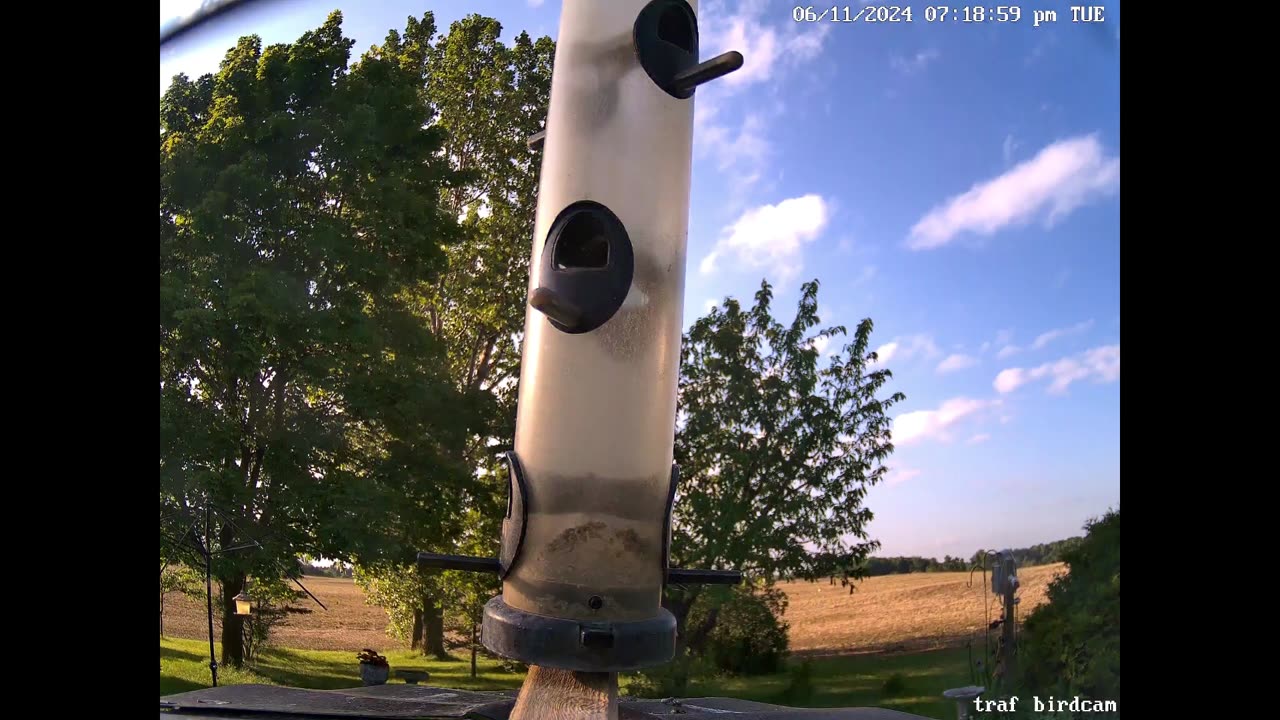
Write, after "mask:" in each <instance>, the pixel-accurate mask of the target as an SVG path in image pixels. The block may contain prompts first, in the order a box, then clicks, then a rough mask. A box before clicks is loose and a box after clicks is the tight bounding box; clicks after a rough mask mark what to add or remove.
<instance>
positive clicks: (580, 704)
mask: <svg viewBox="0 0 1280 720" xmlns="http://www.w3.org/2000/svg"><path fill="white" fill-rule="evenodd" d="M509 718H510V720H618V673H588V672H574V671H572V670H557V669H555V668H548V667H540V666H538V665H530V666H529V674H528V675H526V676H525V678H524V685H522V686H521V687H520V695H519V697H517V698H516V704H515V707H513V708H512V709H511V715H510V716H509Z"/></svg>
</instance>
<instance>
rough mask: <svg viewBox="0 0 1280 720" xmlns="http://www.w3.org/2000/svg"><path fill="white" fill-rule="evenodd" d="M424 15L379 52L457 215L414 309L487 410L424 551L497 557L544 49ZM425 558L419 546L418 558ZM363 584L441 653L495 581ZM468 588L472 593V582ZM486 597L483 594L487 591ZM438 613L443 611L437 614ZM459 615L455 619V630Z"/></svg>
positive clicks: (452, 369)
mask: <svg viewBox="0 0 1280 720" xmlns="http://www.w3.org/2000/svg"><path fill="white" fill-rule="evenodd" d="M434 32H435V23H434V20H433V18H432V16H431V14H430V13H427V14H426V15H424V16H423V18H422V20H420V21H419V20H415V19H413V18H410V19H409V23H408V24H407V26H406V30H405V33H404V34H403V35H401V34H399V33H395V32H393V33H391V34H390V35H388V37H387V39H386V41H385V42H384V43H383V45H382V47H381V48H380V49H378V52H381V53H384V54H386V55H388V56H395V57H398V58H399V61H400V62H401V64H403V65H406V66H413V67H416V68H421V72H422V74H423V76H424V78H425V80H426V82H425V84H424V86H423V87H422V89H421V95H422V97H423V98H424V101H425V102H426V103H428V104H429V105H430V107H431V108H433V110H434V111H435V113H436V114H435V118H434V120H433V122H434V127H436V128H439V129H440V130H442V131H443V132H444V133H445V138H446V139H445V144H444V147H443V154H444V157H445V159H446V161H447V162H448V164H449V166H450V168H451V169H453V170H454V171H455V173H456V174H457V175H458V177H459V178H460V181H459V182H458V183H455V184H453V185H450V186H449V187H446V188H442V192H441V197H440V203H441V205H442V207H444V208H445V209H446V211H447V212H449V213H450V214H452V215H454V216H456V217H458V218H459V221H460V223H461V236H460V239H459V241H458V242H457V243H454V244H453V245H451V246H450V247H449V248H448V249H447V250H446V253H447V255H448V260H449V268H448V270H447V272H445V273H442V274H441V275H440V276H439V277H438V278H436V279H435V280H434V281H432V282H430V283H424V284H423V285H422V286H421V287H420V288H419V295H418V311H419V312H420V313H421V314H422V315H423V316H424V317H426V318H427V319H428V321H429V324H430V326H431V328H432V330H433V331H434V332H435V333H436V335H437V336H438V337H440V338H441V339H442V341H443V344H444V346H445V349H446V355H447V361H448V366H449V376H450V379H451V381H452V382H453V383H454V385H455V387H456V388H457V389H458V391H459V392H462V393H466V394H469V395H470V394H481V395H484V396H486V397H488V398H490V399H491V400H492V404H491V405H490V406H489V409H490V415H489V418H488V419H489V421H490V422H489V423H488V425H487V427H488V428H489V431H488V433H473V434H472V435H471V436H470V437H469V438H468V440H467V443H466V445H465V447H463V448H460V449H459V450H458V455H457V457H456V459H457V460H458V461H459V462H460V463H462V464H465V465H466V466H467V467H468V468H472V469H474V470H475V471H476V473H477V477H476V480H477V489H476V492H474V493H472V494H470V495H468V497H467V498H466V504H467V510H466V511H465V512H462V513H460V515H459V519H460V521H461V522H462V523H463V524H464V526H465V527H464V529H463V530H462V531H460V532H458V533H456V534H455V535H454V536H453V541H452V543H451V544H443V543H442V544H437V545H435V546H433V547H432V548H431V549H433V550H438V551H453V552H458V553H471V554H484V555H495V554H496V553H497V542H498V521H499V518H500V514H494V512H493V511H492V508H493V507H494V505H493V502H492V498H493V497H494V496H495V494H499V493H501V492H503V491H504V490H505V484H503V483H501V482H499V479H500V478H502V477H504V476H503V475H501V474H500V473H496V472H493V471H494V470H495V468H494V467H493V459H494V457H493V456H494V451H495V449H497V448H499V447H502V446H509V445H510V444H511V437H512V433H513V432H514V421H515V401H516V393H515V380H516V378H518V377H519V362H520V347H519V340H520V335H521V333H522V332H523V325H524V315H525V292H526V289H527V285H528V273H529V255H530V242H531V233H532V231H533V224H534V219H535V215H536V212H537V187H538V170H539V166H540V157H539V154H538V153H537V152H536V151H534V150H531V149H530V148H529V147H528V145H527V143H526V141H527V139H528V137H529V136H530V135H533V134H534V133H536V132H537V131H538V130H540V129H542V127H543V123H544V120H545V117H546V111H547V103H548V100H549V97H550V89H551V67H552V61H553V59H554V56H555V44H554V43H553V42H552V41H551V39H550V38H547V37H543V38H539V39H538V40H536V41H534V40H533V39H531V38H530V37H529V35H528V34H527V33H520V34H519V35H517V36H516V37H515V39H514V40H513V41H512V43H511V45H509V46H508V45H506V44H504V43H502V42H500V41H499V39H498V38H499V37H500V35H501V34H502V25H501V24H500V23H498V21H496V20H494V19H493V18H488V17H483V16H480V15H469V16H467V17H464V18H463V19H461V20H458V21H457V22H454V23H453V24H452V25H450V27H449V31H448V32H447V33H444V34H442V35H440V36H439V37H432V35H433V33H434ZM419 549H424V548H419ZM361 578H362V583H365V584H366V585H367V587H369V588H370V589H373V590H375V594H376V596H377V598H380V599H381V600H380V602H382V603H396V604H397V605H396V607H394V608H392V607H388V610H389V611H390V612H392V614H393V615H395V616H397V617H404V618H414V623H413V625H412V627H411V628H409V629H408V630H407V632H408V633H409V639H410V640H411V642H412V644H413V646H414V647H421V648H422V650H423V651H424V652H425V653H428V654H433V655H436V656H440V657H444V656H447V652H446V648H445V643H444V638H443V633H444V627H445V621H446V619H450V620H454V621H456V622H457V623H458V629H459V630H462V631H463V634H464V635H465V634H467V633H469V632H470V626H469V620H468V618H471V617H473V616H474V615H475V613H476V612H478V610H479V603H483V601H484V600H487V599H488V598H487V597H482V596H483V595H484V592H488V590H489V589H490V587H491V586H492V583H490V582H488V580H490V579H488V578H486V579H484V581H481V580H480V579H478V578H468V577H466V576H465V575H464V574H462V573H444V574H442V575H427V576H423V575H421V574H417V573H416V572H414V571H413V570H412V569H411V568H408V567H404V566H396V565H395V564H394V563H366V566H365V567H364V568H363V569H362V573H361ZM477 583H479V585H477ZM490 594H492V593H490ZM446 606H449V607H446ZM459 618H461V619H460V620H459Z"/></svg>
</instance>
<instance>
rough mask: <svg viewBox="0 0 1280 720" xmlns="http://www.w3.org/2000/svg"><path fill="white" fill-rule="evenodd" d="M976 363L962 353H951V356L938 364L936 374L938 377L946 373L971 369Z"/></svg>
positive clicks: (969, 356) (971, 357)
mask: <svg viewBox="0 0 1280 720" xmlns="http://www.w3.org/2000/svg"><path fill="white" fill-rule="evenodd" d="M977 362H978V359H977V358H975V357H973V356H972V355H965V354H963V353H952V354H951V355H948V356H947V357H946V358H945V359H944V360H943V361H942V362H940V363H938V367H937V372H938V374H939V375H945V374H946V373H951V372H955V371H957V370H964V369H965V368H968V367H973V366H974V365H976V364H977Z"/></svg>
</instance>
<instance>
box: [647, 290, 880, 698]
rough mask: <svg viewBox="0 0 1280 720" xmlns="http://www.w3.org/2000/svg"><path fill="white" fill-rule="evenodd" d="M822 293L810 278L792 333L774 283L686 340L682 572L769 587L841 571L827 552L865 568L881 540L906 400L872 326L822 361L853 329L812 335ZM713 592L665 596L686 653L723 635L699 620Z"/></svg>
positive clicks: (678, 447)
mask: <svg viewBox="0 0 1280 720" xmlns="http://www.w3.org/2000/svg"><path fill="white" fill-rule="evenodd" d="M817 297H818V283H817V282H816V281H814V282H809V283H805V284H804V285H803V286H802V288H801V297H800V301H799V305H798V308H797V313H796V316H795V318H794V319H793V320H792V321H791V322H790V324H788V325H783V324H782V323H780V322H779V321H777V320H775V319H774V318H773V317H772V315H771V308H770V305H771V301H772V299H773V290H772V288H771V287H770V285H769V284H768V283H767V282H764V283H762V284H761V287H760V290H759V291H758V292H757V293H756V295H755V304H754V306H752V307H750V308H746V309H744V308H743V307H741V306H740V305H739V303H738V301H737V300H735V299H732V298H730V299H726V301H725V302H724V304H723V306H722V307H719V308H715V309H713V310H712V311H711V312H710V314H708V315H706V316H705V317H702V318H700V319H699V320H697V321H696V322H695V323H694V324H693V326H692V327H691V328H690V329H689V331H688V333H687V334H686V336H685V338H684V342H683V344H682V347H681V368H680V381H679V408H680V419H679V422H678V423H677V432H676V439H675V457H676V461H677V462H678V463H679V465H680V476H681V479H680V488H679V494H678V496H677V499H676V504H675V510H674V518H673V531H672V549H671V557H672V564H673V565H677V566H684V567H712V568H735V569H740V570H742V571H743V572H744V573H745V574H746V575H747V576H748V577H749V578H754V579H758V580H761V581H763V582H765V583H766V584H768V583H771V582H773V581H774V580H775V579H776V578H789V577H818V576H821V575H823V574H824V573H825V572H827V571H829V568H825V567H818V564H816V563H815V562H814V558H815V553H817V554H818V555H816V557H828V558H839V559H840V560H841V561H842V562H843V563H844V565H845V566H846V567H850V568H854V567H859V566H861V563H862V561H864V560H865V559H866V557H867V556H868V555H869V554H870V553H871V552H872V551H874V550H875V549H876V548H877V547H878V546H879V543H878V542H876V541H874V540H869V539H868V538H867V534H866V531H865V528H866V524H867V522H868V521H870V520H871V517H872V514H871V511H870V510H869V509H868V508H867V507H865V506H864V505H863V497H864V495H865V493H866V491H867V488H868V487H870V486H871V485H873V484H875V483H877V482H879V481H880V480H881V479H882V478H883V477H884V473H885V472H886V467H885V466H884V464H883V463H884V461H885V460H886V459H887V458H888V457H889V455H890V453H891V452H892V451H893V445H892V443H891V442H890V421H889V415H888V413H889V410H890V409H891V408H892V407H893V406H894V405H895V404H896V403H898V402H900V401H901V400H902V399H903V396H902V394H901V393H893V394H892V395H889V396H888V397H882V396H881V391H882V389H883V387H884V385H885V383H886V382H887V381H888V380H889V379H890V377H891V374H890V372H889V371H888V370H887V369H883V368H879V369H872V367H871V363H873V362H874V361H875V360H876V355H875V353H874V352H871V351H870V350H869V347H870V345H869V343H870V339H871V331H872V323H871V321H870V320H863V321H862V322H861V323H859V325H858V327H857V329H856V330H855V331H854V333H853V337H852V338H851V341H850V342H849V343H848V344H846V345H845V346H844V347H843V348H841V349H840V350H839V351H838V352H836V353H835V355H834V356H833V357H831V358H830V359H829V360H827V361H826V362H824V363H821V364H820V362H819V361H820V357H819V355H820V354H819V352H818V349H817V347H816V345H815V343H816V342H819V341H820V339H821V338H836V337H838V336H842V335H844V334H845V333H846V330H845V328H843V327H840V326H834V327H827V328H823V329H820V330H818V331H816V332H813V329H814V328H815V327H817V326H818V324H819V323H820V318H819V317H818V299H817ZM822 553H826V555H821V554H822ZM704 592H707V590H706V589H705V588H702V587H699V586H692V587H679V586H671V587H668V589H667V592H666V594H665V596H664V605H665V606H666V607H667V608H668V609H670V610H671V611H672V613H673V614H674V615H675V616H676V621H677V628H678V632H679V648H678V652H679V653H681V654H683V653H684V652H686V650H687V651H691V652H693V653H699V654H700V653H701V651H702V649H703V646H704V644H705V642H706V640H707V638H708V636H709V635H710V633H711V632H712V631H713V630H714V629H715V626H716V623H717V619H718V616H719V613H718V612H717V611H716V610H715V609H714V608H712V609H710V610H709V611H708V612H706V613H705V614H702V615H701V617H700V618H699V619H698V621H697V622H696V623H692V622H690V619H691V616H690V609H691V608H692V607H693V606H694V604H695V602H697V600H698V598H699V596H700V595H701V594H702V593H704ZM683 683H684V679H683V678H681V679H679V680H678V681H677V684H676V687H675V688H674V691H675V692H682V691H683V690H684V684H683Z"/></svg>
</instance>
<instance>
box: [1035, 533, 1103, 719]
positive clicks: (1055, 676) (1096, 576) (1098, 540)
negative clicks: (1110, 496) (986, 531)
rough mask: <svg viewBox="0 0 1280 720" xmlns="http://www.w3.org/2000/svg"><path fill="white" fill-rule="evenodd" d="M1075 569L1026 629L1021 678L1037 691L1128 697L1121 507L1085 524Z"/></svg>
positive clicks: (1069, 559) (1067, 555)
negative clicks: (1123, 671) (1123, 663)
mask: <svg viewBox="0 0 1280 720" xmlns="http://www.w3.org/2000/svg"><path fill="white" fill-rule="evenodd" d="M1085 531H1086V533H1085V536H1084V538H1083V539H1081V540H1080V541H1078V542H1075V543H1071V546H1070V547H1069V548H1068V549H1067V550H1065V551H1064V552H1063V556H1062V559H1063V561H1064V562H1065V563H1066V564H1067V569H1068V571H1067V573H1066V574H1065V575H1061V576H1059V577H1058V578H1056V579H1055V580H1054V581H1053V582H1052V583H1050V585H1049V591H1048V599H1049V602H1047V603H1046V604H1044V605H1041V606H1040V607H1038V608H1036V609H1035V610H1034V611H1033V612H1032V613H1031V614H1030V615H1029V616H1028V617H1027V619H1026V622H1025V624H1024V625H1023V627H1022V628H1021V629H1020V631H1019V633H1018V667H1019V669H1020V674H1021V677H1020V678H1016V679H1015V682H1016V683H1017V684H1018V685H1020V686H1021V687H1020V690H1023V691H1025V692H1024V693H1015V694H1024V696H1029V695H1040V696H1046V695H1050V694H1052V695H1054V696H1055V697H1060V698H1061V697H1065V698H1071V697H1080V698H1087V699H1090V700H1114V701H1116V703H1119V702H1120V510H1119V509H1118V508H1117V509H1116V510H1113V511H1110V512H1108V513H1107V514H1105V515H1104V516H1102V517H1101V518H1098V519H1094V520H1090V521H1089V522H1088V523H1087V524H1086V525H1085Z"/></svg>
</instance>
